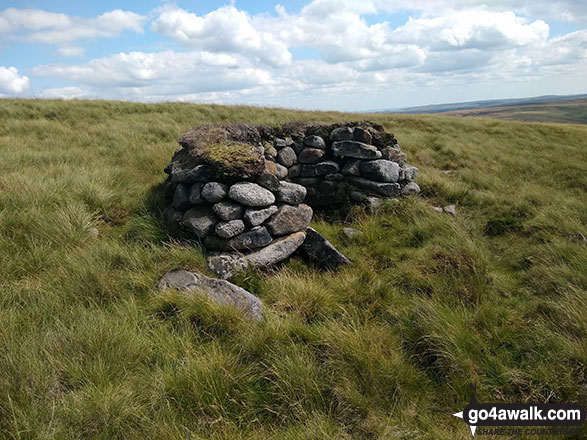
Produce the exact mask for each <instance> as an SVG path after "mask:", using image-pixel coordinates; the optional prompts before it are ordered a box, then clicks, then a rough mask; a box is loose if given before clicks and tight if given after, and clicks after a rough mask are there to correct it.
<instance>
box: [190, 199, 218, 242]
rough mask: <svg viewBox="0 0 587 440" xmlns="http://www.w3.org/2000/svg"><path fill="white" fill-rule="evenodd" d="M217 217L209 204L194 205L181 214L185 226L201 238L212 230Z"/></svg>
mask: <svg viewBox="0 0 587 440" xmlns="http://www.w3.org/2000/svg"><path fill="white" fill-rule="evenodd" d="M217 221H218V218H217V217H216V216H215V215H214V211H212V208H210V207H209V206H196V207H194V208H192V209H190V210H189V211H187V212H186V213H185V214H184V216H183V224H184V225H185V227H186V228H187V229H188V231H190V232H191V233H192V234H194V235H195V236H196V237H198V238H203V237H205V236H206V235H208V234H210V233H211V232H212V231H213V230H214V226H215V225H216V222H217Z"/></svg>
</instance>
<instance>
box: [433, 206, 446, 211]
mask: <svg viewBox="0 0 587 440" xmlns="http://www.w3.org/2000/svg"><path fill="white" fill-rule="evenodd" d="M432 209H434V210H435V211H436V212H444V209H442V206H433V207H432Z"/></svg>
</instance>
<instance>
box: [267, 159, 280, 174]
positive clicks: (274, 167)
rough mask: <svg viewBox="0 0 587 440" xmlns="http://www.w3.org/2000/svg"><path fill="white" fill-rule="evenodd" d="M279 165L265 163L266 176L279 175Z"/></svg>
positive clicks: (269, 162) (268, 161)
mask: <svg viewBox="0 0 587 440" xmlns="http://www.w3.org/2000/svg"><path fill="white" fill-rule="evenodd" d="M277 165H278V164H276V163H275V162H271V161H270V160H266V161H265V174H275V175H277Z"/></svg>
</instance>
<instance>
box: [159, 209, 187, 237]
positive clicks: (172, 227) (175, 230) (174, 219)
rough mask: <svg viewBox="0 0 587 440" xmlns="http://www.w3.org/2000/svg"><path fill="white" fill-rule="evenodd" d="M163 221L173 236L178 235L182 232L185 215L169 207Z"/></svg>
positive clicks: (164, 211)
mask: <svg viewBox="0 0 587 440" xmlns="http://www.w3.org/2000/svg"><path fill="white" fill-rule="evenodd" d="M163 219H164V220H165V224H166V225H167V229H169V232H170V233H171V234H172V235H177V234H179V233H180V232H181V227H182V224H183V213H182V212H180V211H178V210H177V209H174V208H173V207H172V206H168V207H166V208H165V209H164V210H163Z"/></svg>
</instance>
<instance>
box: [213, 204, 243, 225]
mask: <svg viewBox="0 0 587 440" xmlns="http://www.w3.org/2000/svg"><path fill="white" fill-rule="evenodd" d="M212 210H213V211H214V214H216V215H217V216H218V217H220V219H221V220H223V221H225V222H229V221H231V220H236V219H239V218H241V217H242V215H243V211H244V210H245V208H243V205H241V204H240V203H236V202H233V201H232V200H224V201H222V202H218V203H216V204H215V205H214V206H212Z"/></svg>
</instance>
